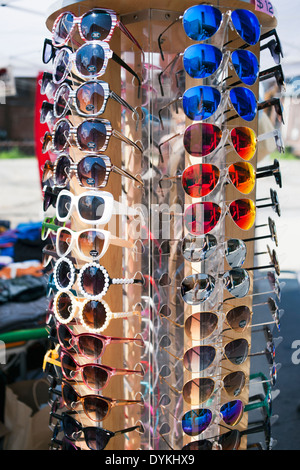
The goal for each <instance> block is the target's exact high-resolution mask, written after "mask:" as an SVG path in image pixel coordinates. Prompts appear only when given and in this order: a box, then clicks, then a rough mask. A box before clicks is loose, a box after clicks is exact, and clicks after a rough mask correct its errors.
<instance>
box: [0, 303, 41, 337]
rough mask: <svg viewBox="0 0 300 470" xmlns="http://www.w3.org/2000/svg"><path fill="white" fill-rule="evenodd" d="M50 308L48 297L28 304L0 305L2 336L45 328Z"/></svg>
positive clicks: (0, 332)
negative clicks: (12, 332)
mask: <svg viewBox="0 0 300 470" xmlns="http://www.w3.org/2000/svg"><path fill="white" fill-rule="evenodd" d="M48 306H49V298H48V297H46V296H43V297H41V298H40V299H36V300H32V301H29V302H26V303H21V302H7V303H5V304H2V305H0V334H3V333H8V332H11V331H19V330H27V329H32V328H41V327H44V326H45V325H46V315H47V309H48Z"/></svg>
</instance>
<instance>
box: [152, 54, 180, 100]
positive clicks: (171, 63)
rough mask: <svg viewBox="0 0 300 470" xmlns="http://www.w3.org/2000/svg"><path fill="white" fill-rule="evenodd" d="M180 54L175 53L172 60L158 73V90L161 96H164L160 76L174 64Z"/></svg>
mask: <svg viewBox="0 0 300 470" xmlns="http://www.w3.org/2000/svg"><path fill="white" fill-rule="evenodd" d="M180 56H181V52H178V53H177V54H176V56H175V57H174V59H173V60H171V62H169V64H168V65H167V66H166V68H165V69H164V70H162V72H160V73H159V74H158V82H159V86H160V92H161V96H164V90H163V86H162V81H161V79H162V76H163V75H164V73H165V72H166V71H167V70H168V68H169V67H172V66H173V64H174V65H175V63H176V62H177V60H178V59H179V57H180Z"/></svg>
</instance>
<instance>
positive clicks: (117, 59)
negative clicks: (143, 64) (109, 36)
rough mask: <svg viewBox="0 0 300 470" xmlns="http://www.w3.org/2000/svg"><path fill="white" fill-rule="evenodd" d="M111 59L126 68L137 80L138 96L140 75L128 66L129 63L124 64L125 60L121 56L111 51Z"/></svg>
mask: <svg viewBox="0 0 300 470" xmlns="http://www.w3.org/2000/svg"><path fill="white" fill-rule="evenodd" d="M112 59H113V60H114V61H115V62H116V63H117V64H119V65H120V66H121V67H123V68H124V69H125V70H127V72H129V73H131V75H133V76H134V77H135V78H136V79H137V81H138V82H139V87H138V97H139V96H140V90H141V85H142V83H141V79H140V77H139V76H138V75H137V74H136V73H135V71H134V70H132V68H131V67H129V65H127V64H126V62H124V61H123V60H122V59H121V57H119V56H118V55H117V54H116V53H115V52H113V55H112Z"/></svg>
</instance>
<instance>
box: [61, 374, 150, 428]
mask: <svg viewBox="0 0 300 470" xmlns="http://www.w3.org/2000/svg"><path fill="white" fill-rule="evenodd" d="M52 391H53V392H54V393H56V394H58V395H60V394H61V396H62V399H63V401H64V403H65V405H66V407H67V408H69V409H70V410H75V409H76V408H77V406H78V405H79V404H81V405H82V407H83V411H84V412H85V414H86V416H87V417H88V418H90V419H91V420H92V421H95V422H99V421H102V420H104V419H106V418H107V417H108V415H109V414H110V412H111V410H112V408H114V407H116V406H127V405H135V404H139V405H143V401H142V400H123V399H115V398H109V397H103V396H100V395H84V396H81V395H79V393H78V392H77V391H76V390H75V389H74V387H72V385H70V384H69V383H67V382H65V381H62V384H61V392H60V390H52ZM76 411H77V410H76ZM78 411H79V410H78ZM78 411H77V412H78Z"/></svg>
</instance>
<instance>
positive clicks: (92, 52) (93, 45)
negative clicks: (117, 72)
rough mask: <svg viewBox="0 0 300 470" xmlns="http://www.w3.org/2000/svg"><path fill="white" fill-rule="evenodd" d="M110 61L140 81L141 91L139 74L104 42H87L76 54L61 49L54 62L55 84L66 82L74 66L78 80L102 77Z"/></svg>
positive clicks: (139, 83) (66, 49)
mask: <svg viewBox="0 0 300 470" xmlns="http://www.w3.org/2000/svg"><path fill="white" fill-rule="evenodd" d="M109 59H112V60H113V61H114V62H116V63H117V64H119V65H120V66H121V67H123V68H124V69H125V70H127V71H128V72H129V73H131V75H133V77H135V79H136V80H137V81H138V86H139V88H138V89H140V85H141V79H140V77H139V76H138V74H137V73H135V71H134V70H133V69H132V68H131V67H129V65H128V64H126V62H124V61H123V60H122V59H121V58H120V57H119V56H118V55H117V54H115V52H113V51H112V50H111V49H110V47H109V45H108V44H107V43H106V42H103V41H90V42H87V43H85V44H83V45H82V46H81V47H79V49H77V51H76V52H72V51H70V49H68V48H65V47H64V48H63V49H61V50H60V51H59V52H58V53H57V54H56V56H55V59H54V62H53V74H52V76H53V82H54V83H56V84H60V83H62V82H63V81H64V80H66V78H67V77H68V75H69V74H70V73H71V70H72V68H73V66H74V69H75V72H76V75H75V78H76V79H78V76H79V78H81V79H82V78H83V79H85V80H86V79H96V78H98V77H101V76H102V75H104V73H105V72H106V69H107V65H108V61H109Z"/></svg>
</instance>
